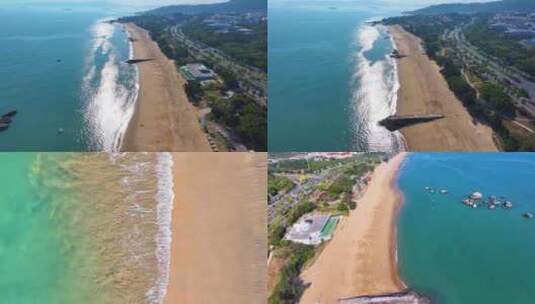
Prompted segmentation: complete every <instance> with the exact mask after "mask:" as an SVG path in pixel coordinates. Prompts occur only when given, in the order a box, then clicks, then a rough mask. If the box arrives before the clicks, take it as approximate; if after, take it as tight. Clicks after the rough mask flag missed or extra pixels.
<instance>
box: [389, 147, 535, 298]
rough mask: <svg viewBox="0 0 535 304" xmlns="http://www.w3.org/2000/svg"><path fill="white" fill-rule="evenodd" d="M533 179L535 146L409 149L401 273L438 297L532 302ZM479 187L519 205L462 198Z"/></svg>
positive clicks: (403, 187)
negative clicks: (478, 204)
mask: <svg viewBox="0 0 535 304" xmlns="http://www.w3.org/2000/svg"><path fill="white" fill-rule="evenodd" d="M534 180H535V155H534V154H511V153H507V154H505V153H502V154H498V153H494V154H493V153H487V154H481V153H479V154H476V153H460V154H459V153H449V154H424V153H415V154H411V155H410V157H409V159H408V160H407V161H406V163H405V164H404V166H403V169H402V171H401V173H400V180H399V185H400V188H401V190H402V192H403V194H404V198H405V202H404V206H403V207H402V209H401V213H400V218H399V223H398V258H399V268H400V272H401V276H402V278H403V280H404V281H405V282H406V283H407V284H408V285H409V286H410V287H411V288H413V289H415V290H416V291H419V292H422V293H424V294H426V295H428V296H431V297H432V298H433V299H434V300H435V301H436V302H435V303H446V304H452V303H453V304H465V303H487V304H494V303H496V304H498V303H500V304H501V303H522V304H523V303H533V299H535V288H533V282H534V281H535V265H534V264H533V252H535V239H534V238H533V236H534V235H535V221H533V220H526V219H524V218H523V217H522V214H523V213H524V212H535V201H534V198H535V188H534V187H533V181H534ZM426 186H429V187H433V188H435V189H447V190H448V191H449V193H448V194H439V193H429V192H428V191H426V190H425V189H424V188H425V187H426ZM474 191H480V192H482V193H483V195H484V196H485V197H488V196H491V195H495V196H505V197H506V198H507V199H509V200H510V201H512V202H513V204H514V206H513V208H512V209H511V210H504V209H501V208H497V209H496V210H490V209H487V208H477V209H471V208H468V207H465V206H464V205H463V204H462V203H461V199H463V197H464V196H466V195H467V194H469V193H472V192H474Z"/></svg>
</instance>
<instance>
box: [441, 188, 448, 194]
mask: <svg viewBox="0 0 535 304" xmlns="http://www.w3.org/2000/svg"><path fill="white" fill-rule="evenodd" d="M440 193H442V194H447V193H448V190H446V189H442V190H440Z"/></svg>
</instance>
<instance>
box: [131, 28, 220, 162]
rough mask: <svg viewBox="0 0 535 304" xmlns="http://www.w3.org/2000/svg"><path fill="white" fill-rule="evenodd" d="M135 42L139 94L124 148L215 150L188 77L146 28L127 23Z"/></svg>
mask: <svg viewBox="0 0 535 304" xmlns="http://www.w3.org/2000/svg"><path fill="white" fill-rule="evenodd" d="M125 26H126V29H127V31H128V33H129V35H130V37H132V38H133V39H134V40H135V41H134V42H133V45H134V58H135V59H151V61H146V62H141V63H138V64H137V65H138V68H139V96H138V100H137V104H136V110H135V113H134V116H133V117H132V120H131V121H130V124H129V126H128V129H127V131H126V134H125V138H124V142H123V146H122V147H121V149H122V150H123V151H133V152H135V151H143V152H151V151H187V152H195V151H211V148H210V145H209V143H208V139H207V137H206V134H205V133H204V132H203V131H202V129H201V125H200V123H199V121H198V117H197V113H196V112H195V109H194V107H193V106H192V105H191V104H190V103H189V102H188V98H187V96H186V93H185V91H184V88H183V86H184V84H185V80H184V79H183V78H182V77H181V76H180V75H179V73H178V72H177V70H176V68H175V65H174V63H173V61H171V60H169V59H168V58H167V57H166V56H165V55H164V54H163V53H162V52H161V50H160V48H159V47H158V45H157V44H156V43H155V42H154V41H152V40H151V38H150V36H149V34H148V32H147V31H145V30H144V29H142V28H140V27H137V26H136V25H134V24H126V25H125Z"/></svg>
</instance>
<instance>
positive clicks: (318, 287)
mask: <svg viewBox="0 0 535 304" xmlns="http://www.w3.org/2000/svg"><path fill="white" fill-rule="evenodd" d="M404 157H405V155H404V154H399V155H397V156H396V157H394V158H393V159H391V160H390V161H389V162H388V163H386V164H385V163H383V164H381V165H379V166H378V167H377V168H376V169H375V172H374V173H373V176H372V182H371V184H370V185H369V187H368V189H367V190H366V192H365V193H364V195H363V196H362V198H361V199H360V200H358V202H357V208H356V209H355V210H353V211H351V212H350V214H349V216H348V217H346V218H344V219H343V220H342V222H341V223H340V224H339V226H338V228H337V229H336V231H335V234H334V237H333V239H332V240H331V241H330V242H329V243H328V244H327V246H326V248H325V249H324V250H323V252H321V254H320V256H319V257H318V258H317V260H316V261H315V262H314V264H312V265H310V266H309V267H308V268H307V269H306V270H305V271H303V273H302V275H301V278H302V279H303V280H304V282H305V284H306V283H310V284H311V285H310V287H308V288H307V289H306V290H305V292H304V294H303V296H302V298H301V301H300V303H305V304H307V303H310V304H316V303H322V304H330V303H333V304H334V303H337V301H338V299H341V298H347V297H353V296H361V295H375V294H383V293H389V292H397V291H402V290H404V289H405V285H404V284H403V282H402V281H401V279H400V277H399V275H398V272H397V263H396V247H395V246H396V241H395V237H396V232H395V221H396V217H397V212H398V210H399V207H400V205H401V195H400V193H399V191H398V190H397V188H396V187H395V185H394V182H395V178H396V175H397V172H398V169H399V167H400V165H401V163H402V161H403V158H404Z"/></svg>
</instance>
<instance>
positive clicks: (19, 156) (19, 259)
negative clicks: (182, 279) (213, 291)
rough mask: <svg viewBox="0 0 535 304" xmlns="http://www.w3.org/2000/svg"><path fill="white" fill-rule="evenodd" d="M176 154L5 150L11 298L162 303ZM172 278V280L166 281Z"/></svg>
mask: <svg viewBox="0 0 535 304" xmlns="http://www.w3.org/2000/svg"><path fill="white" fill-rule="evenodd" d="M169 158H170V156H169V155H167V154H141V153H138V154H112V155H110V154H106V153H89V154H64V153H58V154H54V153H37V154H33V153H30V154H28V153H26V154H25V153H15V154H10V153H4V154H0V165H1V166H2V168H3V170H2V171H1V172H0V181H1V182H2V184H3V186H4V187H5V188H4V189H7V190H4V191H2V192H1V193H0V210H2V212H1V213H0V227H1V228H2V229H0V273H1V275H0V291H1V293H2V294H1V296H2V299H3V301H6V303H21V304H26V303H37V302H38V303H44V304H47V303H50V304H62V303H81V304H83V303H110V304H111V303H160V301H161V298H162V297H163V293H164V289H162V286H165V285H166V281H165V280H166V279H167V277H166V275H165V274H166V272H167V271H168V270H167V267H168V249H169V241H170V239H169V237H168V232H166V231H168V230H169V221H170V218H167V217H165V216H164V214H165V213H167V214H169V212H170V210H171V204H172V202H171V201H170V200H169V197H171V198H172V184H170V183H168V182H165V178H167V180H168V177H169V176H170V174H171V173H170V172H171V167H170V163H169ZM162 279H163V281H162Z"/></svg>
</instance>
